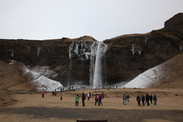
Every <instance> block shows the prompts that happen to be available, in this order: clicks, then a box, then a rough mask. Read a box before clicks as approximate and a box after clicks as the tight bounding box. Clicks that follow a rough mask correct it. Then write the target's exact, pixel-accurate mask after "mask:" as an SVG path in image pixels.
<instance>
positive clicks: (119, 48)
mask: <svg viewBox="0 0 183 122" xmlns="http://www.w3.org/2000/svg"><path fill="white" fill-rule="evenodd" d="M182 19H183V14H182V13H181V14H177V15H175V16H174V17H172V18H171V19H169V20H168V21H166V22H165V28H163V29H161V30H156V31H152V32H150V33H147V34H133V35H125V36H119V37H116V38H112V39H108V40H105V43H107V44H108V45H109V47H110V49H109V50H108V52H107V53H106V59H107V81H106V82H107V83H108V84H113V83H116V82H120V81H129V80H132V79H133V78H134V77H136V76H137V75H138V74H140V73H142V72H144V71H145V70H147V69H149V68H152V67H154V66H156V65H158V64H160V63H162V62H164V61H166V60H168V59H170V58H171V57H173V56H175V55H177V54H178V53H180V52H181V50H182V47H183V23H182V22H183V21H182Z"/></svg>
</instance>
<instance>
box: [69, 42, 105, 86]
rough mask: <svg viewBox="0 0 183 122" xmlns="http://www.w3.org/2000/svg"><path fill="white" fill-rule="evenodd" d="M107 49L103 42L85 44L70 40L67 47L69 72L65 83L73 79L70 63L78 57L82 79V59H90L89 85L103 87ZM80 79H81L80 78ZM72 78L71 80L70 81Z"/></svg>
mask: <svg viewBox="0 0 183 122" xmlns="http://www.w3.org/2000/svg"><path fill="white" fill-rule="evenodd" d="M106 51H107V45H106V44H105V43H104V42H99V41H97V42H93V43H92V44H91V43H90V44H86V43H85V42H84V41H81V42H72V44H71V45H70V47H69V60H70V63H69V72H68V73H69V74H68V81H67V85H68V86H69V85H70V83H71V82H73V81H75V79H72V78H73V77H72V73H71V70H72V63H73V62H74V61H75V60H77V59H79V60H80V62H81V64H79V65H80V66H81V67H80V69H79V71H78V72H79V73H80V77H81V78H82V79H83V76H81V75H84V69H83V68H84V64H83V63H84V61H87V60H88V61H90V66H89V73H90V79H89V80H90V81H89V87H90V88H91V87H92V88H102V87H103V74H105V73H103V70H104V68H105V60H104V56H105V52H106ZM82 79H81V80H82ZM72 80H73V81H72Z"/></svg>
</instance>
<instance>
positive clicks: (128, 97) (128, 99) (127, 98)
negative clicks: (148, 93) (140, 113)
mask: <svg viewBox="0 0 183 122" xmlns="http://www.w3.org/2000/svg"><path fill="white" fill-rule="evenodd" d="M126 100H127V101H128V102H129V101H130V95H128V94H127V95H126Z"/></svg>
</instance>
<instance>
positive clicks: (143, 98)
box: [142, 95, 145, 106]
mask: <svg viewBox="0 0 183 122" xmlns="http://www.w3.org/2000/svg"><path fill="white" fill-rule="evenodd" d="M142 105H143V106H144V105H145V97H144V95H142Z"/></svg>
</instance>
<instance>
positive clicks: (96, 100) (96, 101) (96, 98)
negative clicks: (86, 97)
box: [95, 94, 99, 105]
mask: <svg viewBox="0 0 183 122" xmlns="http://www.w3.org/2000/svg"><path fill="white" fill-rule="evenodd" d="M98 101H99V96H98V94H96V95H95V105H96V104H97V103H98Z"/></svg>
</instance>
